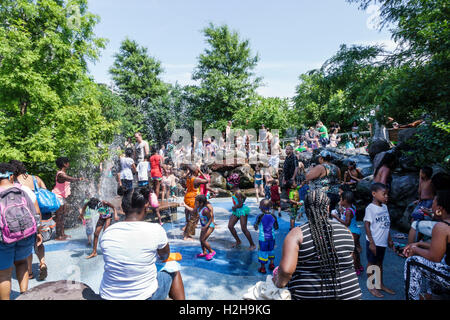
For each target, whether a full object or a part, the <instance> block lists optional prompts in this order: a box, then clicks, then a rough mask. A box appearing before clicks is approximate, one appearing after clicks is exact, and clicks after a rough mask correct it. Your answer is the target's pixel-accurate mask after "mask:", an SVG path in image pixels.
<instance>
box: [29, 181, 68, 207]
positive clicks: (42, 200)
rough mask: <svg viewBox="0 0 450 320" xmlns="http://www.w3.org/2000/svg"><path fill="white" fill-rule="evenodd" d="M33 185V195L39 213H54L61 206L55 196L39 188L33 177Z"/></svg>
mask: <svg viewBox="0 0 450 320" xmlns="http://www.w3.org/2000/svg"><path fill="white" fill-rule="evenodd" d="M33 183H34V193H35V194H36V199H37V202H38V205H39V209H40V210H41V213H50V212H55V211H56V210H58V209H59V207H60V206H61V202H59V200H58V198H57V197H56V194H54V193H53V192H51V191H48V190H47V189H43V188H39V187H38V184H37V180H36V177H34V176H33Z"/></svg>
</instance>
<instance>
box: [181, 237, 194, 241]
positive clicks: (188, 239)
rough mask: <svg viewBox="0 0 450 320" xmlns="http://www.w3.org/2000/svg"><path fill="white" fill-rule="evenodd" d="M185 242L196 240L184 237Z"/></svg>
mask: <svg viewBox="0 0 450 320" xmlns="http://www.w3.org/2000/svg"><path fill="white" fill-rule="evenodd" d="M183 240H184V241H194V239H192V238H191V237H184V239H183Z"/></svg>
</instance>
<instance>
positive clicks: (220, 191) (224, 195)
mask: <svg viewBox="0 0 450 320" xmlns="http://www.w3.org/2000/svg"><path fill="white" fill-rule="evenodd" d="M213 189H214V191H216V193H217V198H229V197H231V192H230V191H228V190H226V189H221V188H213Z"/></svg>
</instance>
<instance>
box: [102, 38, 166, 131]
mask: <svg viewBox="0 0 450 320" xmlns="http://www.w3.org/2000/svg"><path fill="white" fill-rule="evenodd" d="M114 57H115V61H114V64H113V66H112V67H111V68H110V70H109V71H110V73H111V75H112V78H113V80H114V83H115V85H116V86H117V88H118V92H119V94H120V96H121V97H122V98H123V100H124V101H125V103H126V104H127V110H126V113H125V117H126V121H127V123H134V124H135V125H134V126H133V129H135V130H136V131H138V130H139V131H142V133H143V134H144V135H146V136H149V135H150V134H151V133H152V129H151V128H152V125H153V123H152V119H153V117H152V115H153V116H154V114H155V112H154V111H155V110H154V107H155V105H159V106H160V105H161V101H160V100H161V99H164V98H163V97H164V96H165V95H167V93H168V85H167V84H165V83H164V82H163V81H162V80H161V78H160V77H161V74H162V73H163V69H162V67H161V62H160V61H158V60H157V59H155V58H153V57H151V56H150V55H149V54H148V49H147V48H145V47H142V46H140V45H139V44H138V43H137V42H136V41H133V40H130V39H128V38H127V39H125V40H124V41H122V43H121V45H120V49H119V52H118V53H116V54H115V55H114ZM148 138H149V137H148ZM151 138H152V139H153V137H151Z"/></svg>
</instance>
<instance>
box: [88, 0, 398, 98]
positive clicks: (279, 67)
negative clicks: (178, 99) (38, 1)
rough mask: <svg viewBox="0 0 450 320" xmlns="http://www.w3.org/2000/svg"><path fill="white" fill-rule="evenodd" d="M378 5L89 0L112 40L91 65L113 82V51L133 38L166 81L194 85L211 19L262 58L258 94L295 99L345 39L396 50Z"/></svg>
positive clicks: (103, 33)
mask: <svg viewBox="0 0 450 320" xmlns="http://www.w3.org/2000/svg"><path fill="white" fill-rule="evenodd" d="M375 9H376V8H375V7H370V8H369V9H368V10H367V11H361V10H358V7H357V5H356V4H349V3H347V2H346V1H345V0H278V1H268V0H240V1H238V0H220V1H219V0H127V1H125V0H89V11H91V12H93V13H95V14H98V15H99V16H100V18H101V21H100V23H99V24H98V25H97V26H96V29H95V32H96V35H97V36H99V37H104V38H107V39H108V40H109V43H108V45H107V47H106V49H105V50H103V51H102V54H101V57H100V59H99V61H97V62H96V63H95V64H90V66H89V69H90V72H91V74H92V75H93V76H94V79H95V80H96V81H97V82H102V83H110V82H111V78H110V75H109V73H108V69H109V68H110V66H111V65H112V64H113V62H114V57H113V56H114V54H115V53H116V52H118V49H119V47H120V43H121V41H122V40H123V39H125V37H129V38H130V39H133V40H136V41H137V42H138V43H139V44H140V45H142V46H145V47H147V48H148V52H149V54H150V55H151V56H153V57H155V58H157V59H158V60H160V61H161V63H162V66H163V68H164V71H165V72H164V74H163V76H162V78H163V80H165V81H167V82H171V83H175V82H176V81H178V82H179V83H180V84H182V85H185V84H193V83H194V81H192V79H191V72H192V70H193V69H194V68H195V66H196V65H197V61H198V60H197V59H198V56H199V55H200V54H201V53H202V52H203V51H204V49H205V48H206V42H205V38H204V36H203V34H202V32H201V30H202V29H203V28H205V27H206V26H207V25H208V24H209V22H212V23H214V24H216V25H221V24H227V25H228V26H229V27H230V28H231V29H232V30H235V31H238V32H239V35H240V37H241V39H249V40H250V47H251V49H252V52H253V53H254V54H258V55H259V58H260V60H259V63H258V66H257V68H256V69H255V72H256V74H257V75H258V76H261V77H263V84H264V86H263V87H261V88H260V89H258V92H259V93H260V94H262V95H263V96H278V97H292V96H293V95H294V93H295V87H296V86H297V85H298V84H299V80H298V77H299V75H300V74H302V73H304V72H306V71H308V70H311V69H314V68H318V67H320V66H321V65H322V63H323V62H325V61H326V60H327V59H328V58H330V57H331V56H332V55H334V54H335V53H336V52H337V50H338V49H339V46H340V45H341V44H374V43H383V44H385V45H386V48H388V49H389V48H393V47H394V43H393V42H392V40H391V39H390V33H389V32H388V31H386V30H383V31H381V32H379V31H377V30H375V28H373V27H372V25H373V22H374V21H376V20H374V18H375V19H376V17H377V15H376V10H375Z"/></svg>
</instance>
